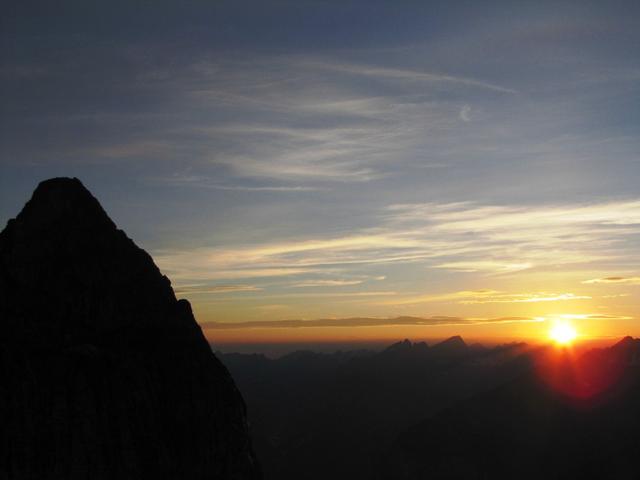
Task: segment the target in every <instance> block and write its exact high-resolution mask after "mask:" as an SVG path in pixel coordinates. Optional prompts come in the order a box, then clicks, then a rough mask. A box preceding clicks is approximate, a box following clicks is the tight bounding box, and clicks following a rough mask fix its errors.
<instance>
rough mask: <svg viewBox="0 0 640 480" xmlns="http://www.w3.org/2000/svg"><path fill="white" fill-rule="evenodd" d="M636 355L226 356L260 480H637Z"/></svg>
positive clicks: (636, 345) (547, 351)
mask: <svg viewBox="0 0 640 480" xmlns="http://www.w3.org/2000/svg"><path fill="white" fill-rule="evenodd" d="M639 355H640V340H636V339H632V338H630V337H627V338H625V339H623V340H622V341H620V342H619V343H617V344H616V345H614V346H612V347H610V348H604V349H593V350H589V351H587V352H585V353H583V354H580V355H578V354H574V353H573V352H572V351H571V350H569V349H556V348H554V347H549V348H532V347H530V346H528V345H526V344H524V343H514V344H507V345H502V346H498V347H493V348H487V347H483V346H481V345H477V344H476V345H467V344H466V343H465V342H464V340H463V339H462V338H460V337H458V336H456V337H452V338H450V339H448V340H446V341H444V342H441V343H438V344H435V345H427V344H426V343H424V342H420V343H412V342H410V341H409V340H404V341H402V342H398V343H395V344H393V345H391V346H389V347H388V348H386V349H384V350H382V351H379V352H374V351H352V352H337V353H335V354H326V353H313V352H309V351H304V352H294V353H291V354H288V355H285V356H283V357H281V358H277V359H269V358H267V357H265V356H263V355H255V354H254V355H244V354H219V356H220V358H221V360H222V361H223V362H224V363H225V364H226V365H227V366H228V368H229V370H230V371H231V373H232V374H233V376H234V378H235V379H236V381H237V382H238V385H239V388H240V389H241V391H242V392H243V394H244V396H245V399H246V401H247V404H248V412H249V420H250V422H251V424H252V434H253V436H254V439H255V448H256V453H257V455H258V458H259V459H260V461H261V463H262V465H263V467H264V473H265V478H267V479H293V478H308V479H324V478H332V479H353V478H372V479H385V480H386V479H396V478H398V479H444V478H447V479H450V478H455V479H457V478H459V479H475V478H477V479H481V478H489V479H494V478H509V479H511V478H532V479H533V478H558V479H560V478H563V479H564V478H624V479H626V478H640V467H636V466H635V459H636V458H639V457H638V456H637V454H640V451H639V450H638V448H639V446H640V441H638V440H639V438H638V433H637V432H640V415H639V413H640V411H639V409H640V403H639V401H640V388H639V386H640V384H639V383H638V379H640V376H639V375H638V374H639V372H638V360H639V358H640V356H639ZM604 380H606V381H604ZM577 387H579V388H577ZM609 473H611V475H610V476H609V475H608V474H609Z"/></svg>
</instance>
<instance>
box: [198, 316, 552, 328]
mask: <svg viewBox="0 0 640 480" xmlns="http://www.w3.org/2000/svg"><path fill="white" fill-rule="evenodd" d="M542 321H544V320H543V319H540V318H533V317H500V318H462V317H447V316H434V317H425V318H422V317H395V318H367V317H365V318H360V317H353V318H323V319H317V320H298V319H296V320H261V321H248V322H205V323H202V324H201V326H202V328H204V329H205V330H207V329H211V330H224V329H245V328H326V327H334V328H335V327H384V326H425V327H427V326H444V325H451V326H454V325H485V324H494V323H495V324H499V323H538V322H542Z"/></svg>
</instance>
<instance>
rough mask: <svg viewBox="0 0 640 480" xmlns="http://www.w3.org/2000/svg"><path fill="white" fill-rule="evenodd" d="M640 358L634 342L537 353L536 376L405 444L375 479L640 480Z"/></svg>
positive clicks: (470, 404) (437, 418)
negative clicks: (639, 461) (608, 479)
mask: <svg viewBox="0 0 640 480" xmlns="http://www.w3.org/2000/svg"><path fill="white" fill-rule="evenodd" d="M639 353H640V341H639V340H637V339H632V338H631V337H627V338H625V339H623V340H622V341H620V342H619V343H617V344H616V345H613V346H612V347H610V348H603V349H593V350H590V351H587V352H585V353H584V354H583V355H577V354H575V353H572V352H571V351H570V350H565V351H559V352H558V351H555V350H554V349H543V350H540V351H537V352H535V353H534V357H535V365H536V368H533V369H531V370H530V371H526V372H524V373H523V374H522V375H520V376H518V377H517V378H515V379H513V380H512V381H509V382H506V383H504V384H503V385H500V386H498V387H497V388H495V389H492V390H491V391H488V392H483V393H480V394H478V395H475V396H473V397H472V398H469V399H467V400H465V401H462V402H460V403H458V404H455V405H452V406H451V407H450V408H447V409H445V410H443V411H441V412H438V413H436V414H435V415H432V416H430V417H428V418H426V419H425V420H423V421H422V422H420V423H418V424H417V425H415V426H413V427H411V428H409V429H407V430H406V431H405V432H404V433H402V434H401V435H399V437H398V439H397V440H396V441H395V442H394V444H393V446H392V447H391V448H390V449H389V452H388V453H387V456H386V459H385V461H383V462H381V464H380V468H379V470H378V472H379V474H380V475H379V478H383V479H412V480H413V479H445V478H446V479H476V478H477V479H481V478H491V479H503V478H504V479H512V478H520V479H539V478H548V479H568V478H570V479H573V478H581V479H583V478H584V479H604V478H616V479H637V478H640V464H638V462H637V459H638V458H639V456H640V375H639V374H640V371H639V367H638V363H637V359H638V354H639Z"/></svg>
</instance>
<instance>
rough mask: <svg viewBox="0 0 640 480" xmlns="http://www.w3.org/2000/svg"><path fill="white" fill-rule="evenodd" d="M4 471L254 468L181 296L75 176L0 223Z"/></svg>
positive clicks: (34, 475) (49, 185)
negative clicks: (5, 223)
mask: <svg viewBox="0 0 640 480" xmlns="http://www.w3.org/2000/svg"><path fill="white" fill-rule="evenodd" d="M0 328H1V330H0V425H1V427H0V479H49V478H64V479H79V478H82V479H133V478H136V479H146V478H149V479H154V480H155V479H178V478H181V479H256V478H259V477H260V474H259V469H258V467H257V465H256V462H255V459H254V456H253V453H252V450H251V445H250V441H249V436H248V432H247V424H246V415H245V406H244V403H243V400H242V398H241V396H240V394H239V392H238V390H237V389H236V387H235V385H234V382H233V380H232V378H231V376H230V375H229V373H228V372H227V370H226V369H225V367H224V366H223V365H222V364H221V363H220V362H219V361H218V360H217V358H216V357H215V356H214V355H213V353H212V352H211V350H210V348H209V345H208V344H207V342H206V340H205V338H204V336H203V334H202V332H201V330H200V328H199V326H198V324H197V323H196V321H195V319H194V317H193V314H192V312H191V307H190V305H189V303H188V302H187V301H186V300H177V299H176V297H175V295H174V293H173V290H172V288H171V284H170V282H169V280H168V279H167V278H166V277H165V276H163V275H162V274H161V273H160V271H159V270H158V268H157V267H156V266H155V264H154V263H153V260H152V259H151V257H150V256H149V255H148V254H147V253H146V252H145V251H144V250H142V249H140V248H138V247H137V246H136V245H135V244H134V243H133V241H131V240H130V239H129V238H128V237H127V236H126V235H125V233H124V232H123V231H121V230H118V229H117V228H116V226H115V224H114V223H113V222H112V221H111V219H110V218H109V217H108V216H107V214H106V213H105V212H104V210H103V209H102V207H101V206H100V204H99V203H98V201H97V200H96V199H95V198H94V197H93V196H92V195H91V193H90V192H89V191H88V190H87V189H86V188H85V187H84V186H83V185H82V184H81V183H80V181H79V180H77V179H68V178H55V179H51V180H47V181H45V182H42V183H41V184H40V185H39V186H38V188H37V189H36V191H35V192H34V194H33V197H32V198H31V200H30V201H29V202H28V203H27V204H26V205H25V207H24V209H23V210H22V212H21V213H20V214H19V215H18V216H17V217H16V218H15V219H12V220H10V221H9V222H8V224H7V226H6V228H5V229H4V231H3V232H2V233H0Z"/></svg>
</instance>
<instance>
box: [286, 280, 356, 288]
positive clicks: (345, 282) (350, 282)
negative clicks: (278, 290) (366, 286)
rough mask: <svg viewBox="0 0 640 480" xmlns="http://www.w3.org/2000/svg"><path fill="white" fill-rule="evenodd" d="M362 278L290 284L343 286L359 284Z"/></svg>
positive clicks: (301, 286)
mask: <svg viewBox="0 0 640 480" xmlns="http://www.w3.org/2000/svg"><path fill="white" fill-rule="evenodd" d="M362 282H363V281H362V280H308V281H304V282H300V283H296V284H294V285H291V286H292V287H294V288H303V287H344V286H348V285H358V284H361V283H362Z"/></svg>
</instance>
